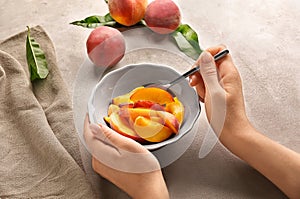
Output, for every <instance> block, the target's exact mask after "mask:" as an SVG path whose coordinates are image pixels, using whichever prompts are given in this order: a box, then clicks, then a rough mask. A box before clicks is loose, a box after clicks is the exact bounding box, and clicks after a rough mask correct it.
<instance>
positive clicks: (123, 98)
mask: <svg viewBox="0 0 300 199" xmlns="http://www.w3.org/2000/svg"><path fill="white" fill-rule="evenodd" d="M143 88H144V87H142V86H141V87H137V88H135V89H133V90H132V91H131V92H129V93H126V94H124V95H120V96H118V97H115V98H113V99H112V103H113V104H115V105H118V106H119V105H120V106H122V105H124V104H131V103H132V101H131V99H130V97H131V95H132V94H133V93H135V92H136V91H138V90H140V89H143Z"/></svg>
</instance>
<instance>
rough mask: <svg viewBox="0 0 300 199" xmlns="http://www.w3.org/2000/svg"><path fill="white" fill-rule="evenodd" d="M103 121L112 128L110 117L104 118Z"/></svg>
mask: <svg viewBox="0 0 300 199" xmlns="http://www.w3.org/2000/svg"><path fill="white" fill-rule="evenodd" d="M103 120H104V122H105V123H106V125H107V126H110V117H103Z"/></svg>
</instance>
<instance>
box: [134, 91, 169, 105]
mask: <svg viewBox="0 0 300 199" xmlns="http://www.w3.org/2000/svg"><path fill="white" fill-rule="evenodd" d="M130 100H131V101H132V102H137V101H139V100H147V101H151V102H155V103H157V104H160V105H164V104H167V103H171V102H174V99H173V97H172V95H171V94H170V93H169V92H167V91H165V90H163V89H160V88H155V87H153V88H152V87H151V88H142V89H139V90H137V91H135V92H133V94H132V95H131V97H130Z"/></svg>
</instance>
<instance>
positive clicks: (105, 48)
mask: <svg viewBox="0 0 300 199" xmlns="http://www.w3.org/2000/svg"><path fill="white" fill-rule="evenodd" d="M86 47H87V53H88V56H89V58H90V59H91V61H92V62H93V63H94V64H95V65H96V66H103V67H111V66H113V65H115V64H116V63H118V62H119V61H120V60H121V59H122V58H123V56H124V54H125V49H126V47H125V39H124V37H123V35H122V34H121V32H120V31H118V30H117V29H115V28H111V27H107V26H101V27H98V28H96V29H95V30H93V31H92V32H91V33H90V35H89V37H88V39H87V42H86Z"/></svg>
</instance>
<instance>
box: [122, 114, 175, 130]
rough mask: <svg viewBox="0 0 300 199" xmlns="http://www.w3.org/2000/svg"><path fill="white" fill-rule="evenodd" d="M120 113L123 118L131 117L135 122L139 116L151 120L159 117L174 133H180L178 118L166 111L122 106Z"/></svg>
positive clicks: (130, 119)
mask: <svg viewBox="0 0 300 199" xmlns="http://www.w3.org/2000/svg"><path fill="white" fill-rule="evenodd" d="M119 115H120V117H123V118H129V121H131V122H132V123H134V122H135V120H136V119H137V118H138V117H139V116H142V117H144V118H147V119H150V120H153V119H152V118H155V117H156V118H157V117H159V118H161V120H162V121H163V122H162V124H164V125H165V126H167V127H169V128H170V129H171V130H172V131H173V132H174V133H178V130H179V126H180V124H179V122H178V120H177V118H176V117H175V116H174V115H172V114H171V113H169V112H166V111H155V110H151V109H145V108H126V109H123V108H121V109H120V111H119Z"/></svg>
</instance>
